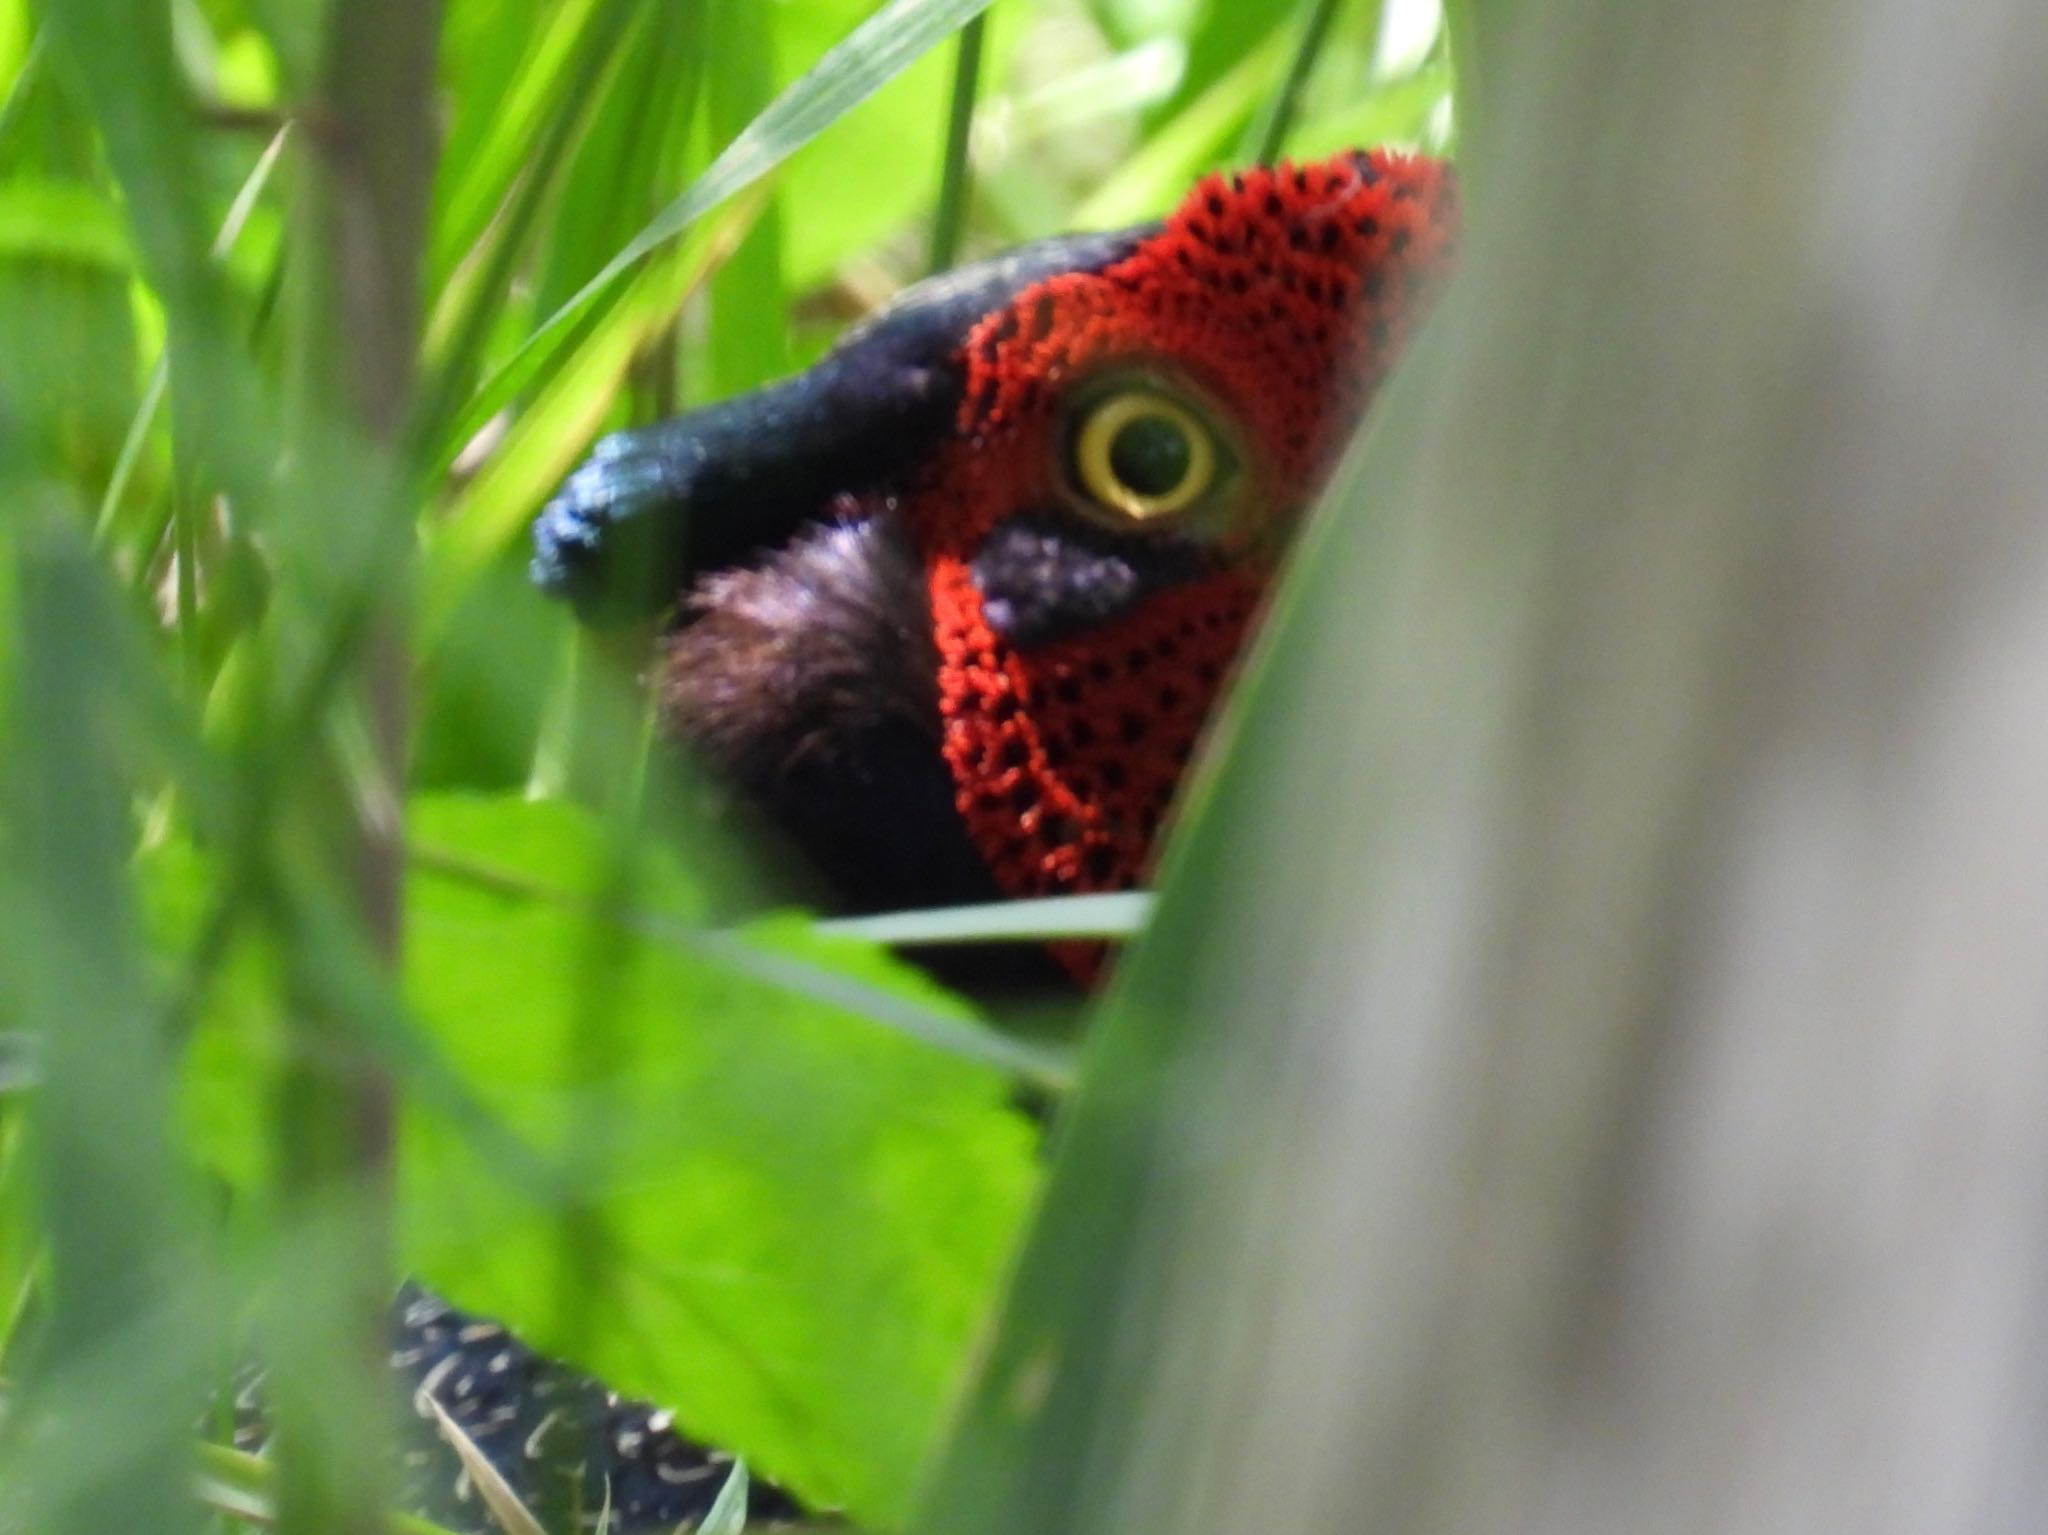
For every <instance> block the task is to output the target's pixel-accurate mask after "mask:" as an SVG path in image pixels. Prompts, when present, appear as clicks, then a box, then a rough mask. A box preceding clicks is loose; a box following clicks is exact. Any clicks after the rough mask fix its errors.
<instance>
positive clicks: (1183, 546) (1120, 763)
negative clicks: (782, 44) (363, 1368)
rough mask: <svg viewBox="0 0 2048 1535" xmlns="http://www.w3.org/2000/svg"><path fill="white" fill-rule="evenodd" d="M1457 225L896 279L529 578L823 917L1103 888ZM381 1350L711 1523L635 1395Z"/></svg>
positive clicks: (1289, 198) (1289, 195)
mask: <svg viewBox="0 0 2048 1535" xmlns="http://www.w3.org/2000/svg"><path fill="white" fill-rule="evenodd" d="M1455 217H1456V208H1455V192H1454V190H1453V187H1452V185H1451V181H1450V177H1449V174H1448V172H1447V171H1446V170H1445V168H1444V167H1442V166H1440V165H1438V164H1436V163H1434V162H1431V161H1427V160H1421V159H1414V158H1408V157H1403V156H1398V155H1388V154H1381V153H1374V154H1352V155H1343V156H1339V157H1337V158H1335V159H1333V160H1330V161H1328V162H1325V163H1323V164H1319V165H1310V166H1299V167H1294V166H1281V167H1278V168H1275V169H1273V170H1259V171H1252V172H1247V173H1245V174H1244V175H1243V176H1239V177H1233V178H1229V179H1224V178H1215V177H1212V178H1210V179H1209V180H1208V181H1205V182H1204V183H1202V185H1201V186H1199V187H1197V188H1196V189H1195V191H1194V192H1193V193H1192V194H1191V195H1190V196H1189V197H1188V199H1187V200H1186V201H1185V202H1184V203H1183V205H1182V206H1181V208H1180V209H1179V210H1178V211H1177V212H1176V213H1175V214H1174V215H1173V217H1172V218H1171V219H1170V220H1168V221H1167V222H1166V223H1164V224H1162V225H1158V226H1152V227H1148V228H1145V229H1138V230H1132V231H1127V232H1125V233H1121V234H1114V235H1103V236H1087V237H1081V238H1076V239H1069V240H1060V241H1048V242H1045V243H1043V244H1041V245H1036V246H1032V247H1029V248H1028V249H1026V250H1025V251H1022V252H1020V253H1018V254H1016V255H1014V256H1011V257H1006V258H1003V259H1001V260H999V261H996V262H992V263H988V264H985V265H983V266H979V267H973V268H968V269H966V270H964V271H963V272H961V273H958V274H955V275H953V276H951V277H948V278H945V279H941V280H939V281H938V282H936V283H932V284H926V285H921V286H920V287H918V288H914V289H912V290H911V291H910V292H909V293H908V294H906V295H905V297H904V299H903V300H902V301H901V302H900V303H899V304H898V305H896V306H894V307H892V308H891V309H890V310H889V311H887V312H885V313H884V314H883V315H881V316H879V317H878V318H877V319H875V320H874V321H872V322H870V323H869V324H867V325H866V326H863V327H861V328H860V329H859V330H858V331H856V332H855V333H853V334H852V335H850V336H849V337H848V338H847V340H846V341H845V342H844V343H842V345H841V346H840V347H839V348H838V349H837V350H836V351H835V352H833V353H832V354H831V355H830V356H829V357H827V358H826V359H825V360H824V361H823V362H821V363H820V364H818V365H817V366H816V367H815V368H813V369H812V370H810V371H809V372H807V373H805V374H803V375H800V376H799V377H798V378H796V379H793V380H790V381H788V382H785V383H782V384H778V385H773V386H770V387H769V388H767V389H764V390H762V391H760V392H758V393H756V394H754V395H750V396H747V397H745V398H743V399H739V400H734V401H729V402H726V403H725V404H722V405H717V406H713V407H711V408H709V409H707V410H704V411H700V412H697V413H695V414H693V415H690V416H685V417H683V418H682V419H680V420H678V421H675V422H670V423H668V424H666V425H663V426H659V427H655V428H652V429H650V430H648V431H644V432H636V433H626V434H621V435H619V436H617V437H614V438H611V439H608V440H607V441H606V442H605V443H603V444H600V445H599V447H598V449H597V451H596V453H595V454H594V456H593V458H592V459H591V461H590V463H589V464H587V465H586V466H585V467H584V468H582V469H580V470H579V471H577V473H576V474H575V475H574V476H572V477H571V478H570V480H569V481H568V482H567V484H565V485H564V487H563V489H562V491H561V492H560V494H559V495H558V496H557V497H556V499H555V500H554V501H553V502H551V503H550V504H549V506H548V507H547V508H546V510H545V511H544V512H543V513H542V515H541V518H540V520H539V523H538V524H537V526H536V531H535V558H534V575H535V579H536V580H537V581H538V582H539V584H540V585H541V586H542V587H543V588H544V589H545V590H547V591H549V592H551V593H553V594H554V595H557V596H560V597H563V598H565V599H567V600H569V601H570V602H572V603H573V604H574V605H575V606H576V608H577V610H578V611H579V613H580V614H582V615H583V616H584V617H586V618H587V619H590V620H593V621H599V622H608V621H615V620H619V619H636V618H637V619H645V618H650V617H652V618H658V619H660V621H661V627H662V629H663V635H662V638H661V640H660V642H659V644H658V647H657V649H656V652H655V655H654V658H653V665H652V667H651V684H652V686H653V688H654V690H655V693H656V697H657V700H658V702H659V704H660V709H661V715H662V718H663V721H664V724H665V726H666V728H667V732H668V734H669V735H670V736H671V737H672V738H674V739H675V740H676V741H677V742H678V743H680V744H681V745H682V746H684V747H685V748H687V749H689V750H691V751H693V752H694V753H696V754H697V755H698V756H700V757H701V758H703V759H704V760H705V761H706V762H707V763H708V764H709V765H710V767H711V768H712V769H713V770H714V771H716V772H717V773H719V774H720V775H722V776H723V777H724V778H725V779H726V780H727V781H728V782H729V783H730V784H732V785H733V786H734V787H735V788H736V789H737V790H739V791H740V792H741V793H742V794H743V795H745V796H746V797H747V798H748V799H750V800H751V801H752V802H753V803H754V804H755V806H757V807H758V808H759V809H760V810H761V811H762V812H763V813H764V814H765V815H766V817H767V818H768V819H769V820H770V821H772V822H773V823H775V824H776V825H778V826H779V827H780V828H781V829H782V831H783V832H784V833H785V834H786V835H787V836H788V838H789V839H790V840H791V841H792V842H793V843H794V844H795V846H797V847H798V848H799V849H800V850H801V851H802V852H804V853H805V854H806V855H807V856H808V857H809V858H810V859H812V860H813V861H814V862H815V863H816V864H817V866H818V868H819V869H820V871H821V872H822V874H823V875H824V876H825V878H826V880H827V881H828V882H829V884H830V885H831V887H832V888H833V889H834V890H836V892H837V894H838V896H839V899H840V901H841V902H842V904H843V905H844V906H845V907H846V908H848V909H868V910H872V909H877V908H886V907H898V906H915V905H937V904H946V903H953V902H961V901H973V900H982V899H988V898H991V897H996V896H1002V895H1036V894H1053V893H1062V892H1078V891H1091V890H1110V889H1121V888H1125V887H1128V886H1130V885H1131V884H1133V883H1135V882H1137V881H1138V880H1140V879H1141V878H1142V877H1143V876H1144V875H1145V873H1146V872H1147V871H1148V869H1149V866H1150V861H1151V858H1152V856H1153V852H1154V848H1155V845H1156V843H1157V840H1158V835H1159V831H1160V828H1161V826H1162V824H1163V822H1164V819H1165V816H1166V814H1167V811H1168V808H1169V805H1170V802H1171V799H1172V796H1173V793H1174V790H1175V788H1176V786H1177V785H1178V783H1179V779H1180V776H1181V772H1182V768H1183V766H1184V764H1185V763H1186V761H1187V760H1188V757H1189V754H1190V752H1191V751H1192V749H1193V747H1194V745H1195V742H1196V739H1197V736H1198V734H1199V732H1200V730H1201V729H1202V727H1203V725H1204V723H1205V721H1206V720H1207V718H1208V715H1209V711H1210V708H1211V705H1212V704H1213V702H1214V700H1215V698H1216V695H1217V693H1218V691H1219V689H1220V688H1221V686H1222V684H1223V680H1224V678H1225V676H1226V674H1227V673H1228V670H1229V668H1230V666H1231V664H1232V662H1233V661H1234V659H1235V657H1236V655H1237V653H1238V650H1239V649H1240V647H1241V646H1242V644H1243V642H1244V638H1245V635H1246V633H1247V631H1248V627H1249V625H1250V624H1251V622H1252V620H1253V618H1254V615H1255V612H1256V609H1257V606H1258V602H1259V600H1260V597H1261V595H1262V594H1263V591H1264V589H1265V586H1266V583H1267V580H1268V579H1269V576H1270V573H1271V571H1272V569H1273V567H1274V564H1275V562H1276V560H1277V558H1278V555H1279V553H1280V552H1281V550H1282V549H1283V548H1284V545H1285V543H1286V541H1287V538H1288V535H1289V534H1290V532H1291V530H1292V528H1293V526H1294V524H1295V523H1296V521H1297V520H1298V518H1299V516H1300V514H1301V513H1302V512H1303V511H1304V510H1305V508H1306V507H1307V505H1308V504H1309V503H1310V501H1311V500H1312V499H1313V497H1314V495H1315V492H1316V490H1317V487H1318V485H1319V484H1320V481H1321V479H1322V477H1323V476H1324V474H1325V473H1326V472H1327V470H1328V467H1329V465H1330V461H1331V459H1332V457H1333V455H1334V453H1335V452H1336V451H1337V449H1338V448H1339V446H1341V444H1342V442H1343V441H1344V440H1345V438H1346V437H1347V436H1348V435H1349V433H1350V431H1351V429H1352V427H1353V425H1354V423H1355V422H1356V420H1357V418H1358V415H1359V414H1360V412H1361V411H1362V410H1363V408H1364V406H1365V404H1366V402H1367V400H1368V399H1369V397H1370V395H1371V393H1372V391H1373V389H1374V388H1375V387H1376V386H1377V384H1378V383H1379V381H1380V379H1381V377H1382V376H1383V374H1384V372H1385V370H1386V369H1387V367H1388V366H1390V364H1391V362H1392V360H1393V358H1394V356H1395V354H1396V353H1397V352H1398V350H1399V349H1400V347H1401V345H1402V344H1403V342H1404V340H1405V338H1406V335H1407V333H1408V331H1409V330H1410V329H1411V327H1412V325H1413V324H1414V323H1415V321H1416V320H1417V318H1418V317H1419V315H1420V312H1421V308H1422V305H1423V302H1424V300H1425V299H1426V296H1427V294H1428V292H1429V291H1430V289H1431V288H1432V287H1433V284H1434V279H1435V277H1436V276H1437V275H1438V273H1439V272H1440V271H1441V269H1442V268H1443V266H1444V265H1445V263H1446V262H1447V260H1448V257H1449V253H1450V249H1451V245H1452V242H1453V239H1454V225H1455ZM1132 423H1137V425H1136V426H1135V427H1133V425H1132ZM1127 432H1134V433H1135V435H1126V433H1127ZM1176 434H1178V435H1176ZM1176 476H1178V477H1179V478H1176ZM1197 481H1199V483H1197ZM1190 487H1192V490H1190ZM1059 958H1060V959H1061V961H1062V962H1063V963H1064V964H1065V966H1066V968H1067V969H1068V971H1069V972H1070V973H1071V974H1073V975H1074V976H1076V977H1080V978H1084V979H1085V978H1087V977H1089V976H1091V975H1092V974H1093V972H1094V971H1095V969H1096V968H1097V966H1098V964H1099V961H1100V958H1101V956H1100V954H1099V953H1098V952H1096V951H1093V950H1074V951H1066V952H1063V953H1062V954H1061V955H1060V956H1059ZM398 1331H399V1339H398V1357H399V1360H400V1362H401V1373H402V1375H403V1376H404V1379H405V1381H406V1384H407V1389H408V1391H410V1392H411V1393H413V1394H414V1395H415V1396H419V1395H421V1394H422V1393H431V1394H432V1395H433V1396H434V1397H435V1399H436V1400H438V1401H440V1402H441V1404H442V1406H443V1407H444V1408H446V1409H447V1410H448V1411H449V1412H450V1413H451V1414H452V1415H453V1416H455V1418H456V1419H457V1421H458V1422H460V1423H462V1424H463V1425H464V1426H465V1427H466V1428H469V1429H470V1431H471V1432H472V1433H473V1434H474V1435H475V1436H476V1437H477V1439H478V1442H479V1443H480V1444H481V1445H482V1447H483V1448H484V1449H485V1451H486V1452H487V1453H488V1454H490V1456H491V1457H492V1459H493V1460H494V1462H496V1463H497V1464H498V1465H499V1466H500V1467H501V1468H502V1469H504V1470H505V1471H506V1472H507V1474H508V1475H509V1476H510V1477H511V1478H512V1479H513V1481H514V1482H515V1484H516V1485H522V1486H524V1485H527V1483H528V1478H529V1475H530V1471H531V1467H532V1466H533V1465H534V1464H535V1458H534V1457H533V1456H530V1455H528V1454H527V1450H528V1449H529V1447H532V1446H534V1445H535V1444H536V1440H535V1437H534V1436H535V1435H536V1434H540V1436H541V1441H545V1439H546V1434H545V1433H543V1432H542V1427H541V1426H542V1425H543V1424H544V1423H547V1422H549V1414H550V1413H551V1412H555V1411H557V1410H558V1409H560V1408H561V1407H562V1406H563V1404H569V1405H571V1406H573V1407H574V1408H575V1409H576V1410H575V1411H574V1412H570V1413H568V1414H567V1419H573V1420H575V1421H577V1422H580V1424H581V1425H582V1426H581V1427H580V1428H578V1429H576V1430H574V1433H575V1434H577V1435H578V1436H580V1437H579V1438H578V1439H577V1441H576V1444H575V1446H574V1447H573V1448H574V1451H575V1454H574V1456H572V1458H574V1459H577V1460H579V1461H580V1462H582V1463H584V1464H585V1465H586V1470H585V1472H584V1474H585V1475H586V1476H587V1477H588V1478H590V1480H589V1482H588V1484H587V1486H586V1497H587V1498H588V1497H590V1496H591V1495H593V1494H595V1493H597V1492H598V1491H599V1490H600V1489H602V1488H603V1487H604V1486H605V1485H606V1481H605V1479H606V1478H607V1477H608V1478H609V1487H610V1492H611V1503H612V1507H613V1510H614V1514H615V1515H616V1516H617V1519H616V1522H615V1524H614V1528H616V1529H620V1530H634V1529H642V1528H667V1527H673V1526H674V1525H675V1524H677V1523H678V1522H681V1521H684V1520H689V1519H695V1518H699V1517H701V1516H702V1513H703V1512H704V1510H705V1508H706V1507H708V1495H709V1493H711V1492H712V1491H714V1490H715V1485H716V1482H717V1480H718V1478H717V1477H716V1476H714V1475H713V1474H711V1473H712V1472H713V1471H714V1470H715V1469H716V1463H715V1462H714V1461H713V1460H711V1459H710V1458H709V1452H708V1451H705V1450H703V1449H701V1448H700V1447H699V1446H696V1445H694V1444H691V1443H690V1442H689V1441H688V1440H687V1439H684V1438H683V1437H681V1436H680V1435H679V1434H678V1433H677V1432H676V1430H675V1428H674V1426H673V1425H672V1424H670V1423H668V1422H667V1421H666V1419H665V1418H663V1417H662V1416H661V1415H659V1414H658V1413H655V1412H654V1411H653V1410H652V1409H650V1408H647V1407H645V1406H639V1405H635V1404H622V1403H618V1402H616V1401H615V1400H614V1399H612V1398H610V1397H609V1396H608V1395H607V1394H606V1393H604V1392H603V1391H602V1390H601V1389H600V1388H598V1387H597V1386H595V1385H593V1384H592V1383H590V1382H588V1381H586V1380H583V1379H581V1378H580V1377H576V1376H574V1375H573V1373H571V1372H567V1371H565V1370H563V1369H561V1368H560V1367H559V1366H555V1365H552V1364H550V1363H548V1362H546V1361H543V1360H539V1359H537V1358H536V1357H535V1356H534V1355H532V1354H531V1353H530V1352H529V1351H526V1350H524V1349H523V1348H522V1347H520V1346H519V1345H518V1344H516V1343H515V1342H513V1341H512V1340H510V1339H509V1338H507V1337H505V1335H504V1334H503V1333H502V1332H501V1331H499V1330H497V1329H495V1328H493V1327H492V1326H491V1325H490V1324H488V1323H483V1322H480V1321H477V1320H475V1319H471V1318H463V1317H458V1316H456V1315H454V1314H453V1313H450V1312H448V1311H447V1310H446V1309H445V1308H443V1307H442V1306H441V1304H440V1303H439V1302H438V1301H436V1300H433V1299H432V1298H431V1297H427V1296H424V1295H422V1294H416V1293H415V1294H409V1295H408V1297H407V1298H406V1302H405V1304H404V1306H403V1307H402V1308H401V1317H400V1322H399V1327H398ZM422 1405H424V1402H423V1400H422ZM556 1421H558V1422H559V1421H566V1420H564V1419H557V1420H556ZM440 1469H441V1472H442V1473H443V1475H444V1477H445V1478H446V1479H447V1480H446V1481H445V1482H444V1483H443V1484H442V1485H443V1486H444V1487H445V1486H448V1485H452V1466H451V1464H450V1463H448V1462H446V1461H445V1459H444V1460H443V1462H442V1463H441V1468H440ZM771 1469H772V1468H771ZM589 1506H592V1507H594V1506H595V1503H594V1502H593V1503H591V1504H590V1505H589ZM788 1507H789V1505H788V1503H787V1501H786V1500H785V1499H783V1498H782V1497H781V1495H780V1494H778V1493H775V1492H774V1491H773V1490H772V1489H770V1490H764V1491H763V1492H761V1493H760V1494H758V1495H757V1500H756V1505H755V1508H756V1517H762V1518H765V1517H769V1516H772V1515H774V1514H777V1513H780V1512H786V1511H787V1509H788Z"/></svg>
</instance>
